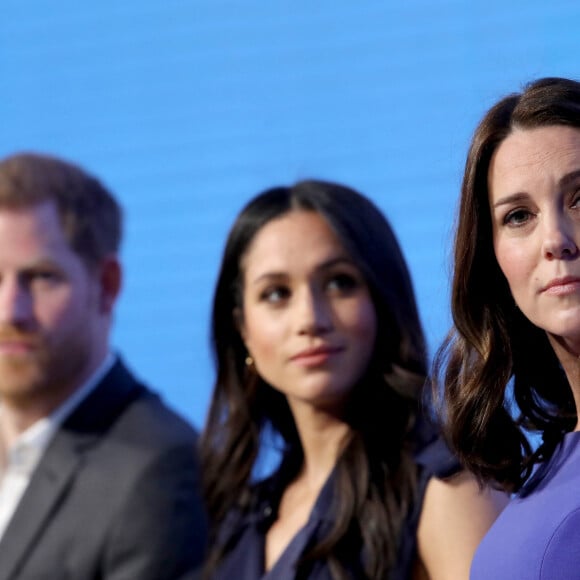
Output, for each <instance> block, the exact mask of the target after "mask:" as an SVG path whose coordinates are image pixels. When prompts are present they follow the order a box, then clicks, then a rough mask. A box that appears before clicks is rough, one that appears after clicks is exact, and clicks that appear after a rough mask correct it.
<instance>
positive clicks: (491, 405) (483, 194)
mask: <svg viewBox="0 0 580 580" xmlns="http://www.w3.org/2000/svg"><path fill="white" fill-rule="evenodd" d="M554 125H564V126H570V127H578V128H580V83H578V82H576V81H573V80H569V79H563V78H543V79H539V80H536V81H535V82H532V83H530V84H528V85H527V86H526V87H525V89H524V90H523V92H521V93H517V94H511V95H509V96H507V97H505V98H503V99H501V100H500V101H499V102H498V103H497V104H495V105H494V106H493V107H492V108H491V109H490V110H489V111H488V112H487V114H486V115H485V116H484V117H483V119H482V121H481V122H480V124H479V126H478V127H477V129H476V131H475V133H474V136H473V139H472V142H471V146H470V149H469V152H468V155H467V161H466V164H465V172H464V177H463V184H462V188H461V199H460V205H459V214H458V217H457V226H456V236H455V250H454V252H455V256H454V274H453V284H452V301H451V308H452V313H453V321H454V329H453V330H452V331H451V333H450V334H449V336H448V338H447V339H446V341H445V343H444V344H443V345H442V347H441V348H440V350H439V352H438V353H437V355H436V357H435V371H434V376H435V377H438V378H439V379H440V382H439V383H438V382H437V381H434V389H435V396H436V397H437V396H441V393H443V394H442V398H441V399H440V402H441V403H442V412H443V415H444V420H445V423H446V431H447V435H448V438H449V441H450V443H451V445H452V447H453V448H454V449H455V450H456V451H457V453H458V454H459V456H460V458H461V460H462V462H463V463H464V464H465V466H466V467H468V468H469V469H470V470H471V471H472V472H474V473H475V474H476V475H477V476H478V478H479V479H480V481H486V480H488V481H495V482H496V483H498V484H499V485H500V486H501V487H503V488H504V489H506V490H508V491H515V490H517V489H519V488H520V487H521V486H522V485H523V483H524V482H525V481H526V479H527V478H528V477H529V475H530V473H531V470H532V468H533V465H534V463H537V462H538V461H541V460H543V459H545V458H546V457H549V456H550V455H551V453H552V452H553V450H554V448H555V446H556V445H557V443H558V442H559V441H560V440H561V439H562V437H563V434H564V433H566V432H568V431H571V430H572V429H573V428H574V426H575V424H576V421H577V417H576V410H575V407H574V400H573V398H572V392H571V390H570V386H569V384H568V381H567V379H566V376H565V375H564V373H563V371H562V370H561V367H560V365H559V363H558V360H557V358H556V355H555V354H554V351H553V349H552V348H551V346H550V344H549V342H548V339H547V336H546V333H545V332H544V331H543V330H541V329H539V328H538V327H536V326H534V325H533V324H532V323H531V322H530V321H529V320H528V319H527V318H526V317H525V316H524V315H523V314H522V313H521V311H520V310H519V309H518V308H517V307H516V305H515V303H514V300H513V298H512V295H511V292H510V289H509V286H508V283H507V281H506V279H505V277H504V275H503V273H502V272H501V270H500V268H499V265H498V263H497V260H496V258H495V253H494V248H493V238H492V221H491V212H490V207H489V199H488V171H489V166H490V162H491V158H492V156H493V154H494V152H495V151H496V150H497V148H498V147H499V145H500V144H501V143H502V141H503V140H504V139H505V138H506V137H507V136H508V135H509V134H510V133H511V132H512V131H513V130H514V129H535V128H538V127H545V126H554ZM510 384H511V385H513V395H512V394H511V393H509V389H508V387H509V385H510ZM506 393H509V394H506ZM512 397H513V400H512ZM513 403H515V404H516V407H517V413H516V414H517V415H518V416H514V413H513ZM526 430H533V431H539V432H540V433H541V434H542V439H543V443H542V444H541V445H540V446H539V447H538V449H537V450H533V449H532V447H531V446H530V444H529V442H528V438H527V436H526Z"/></svg>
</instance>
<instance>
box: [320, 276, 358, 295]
mask: <svg viewBox="0 0 580 580" xmlns="http://www.w3.org/2000/svg"><path fill="white" fill-rule="evenodd" d="M358 285H359V281H358V279H357V278H356V277H355V276H353V275H352V274H336V275H334V276H332V278H330V279H329V281H328V284H327V286H328V288H329V289H330V290H338V291H341V292H348V291H349V290H353V289H354V288H356V287H358Z"/></svg>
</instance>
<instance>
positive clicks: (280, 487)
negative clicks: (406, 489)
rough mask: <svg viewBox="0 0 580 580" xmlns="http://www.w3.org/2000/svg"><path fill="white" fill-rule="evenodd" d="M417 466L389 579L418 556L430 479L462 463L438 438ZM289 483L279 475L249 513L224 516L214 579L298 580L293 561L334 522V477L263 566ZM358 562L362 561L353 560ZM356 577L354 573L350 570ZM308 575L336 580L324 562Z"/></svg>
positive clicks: (399, 576)
mask: <svg viewBox="0 0 580 580" xmlns="http://www.w3.org/2000/svg"><path fill="white" fill-rule="evenodd" d="M415 461H416V463H417V465H418V466H419V480H418V486H417V501H416V502H415V505H414V507H413V509H412V511H411V513H410V514H409V517H408V518H407V520H406V521H405V524H404V527H403V530H402V535H401V543H400V547H399V557H398V560H397V565H396V568H395V569H394V570H392V571H391V573H390V575H389V580H407V579H408V578H409V576H410V574H411V570H412V567H413V564H414V561H415V559H416V553H417V526H418V523H419V517H420V515H421V507H422V503H423V497H424V493H425V488H426V487H427V483H428V481H429V479H430V478H431V477H446V476H449V475H451V474H452V473H454V472H456V471H458V469H459V464H458V462H457V460H456V459H455V458H454V457H453V456H452V455H451V453H450V452H449V450H448V449H447V447H446V446H445V444H444V443H443V442H442V440H440V439H435V440H433V441H432V442H431V443H429V444H428V445H426V446H425V447H424V448H423V449H422V450H421V451H420V452H419V453H418V454H417V455H416V457H415ZM285 481H287V477H284V476H283V474H280V473H277V474H276V475H274V476H273V477H271V478H269V479H268V480H266V481H265V482H262V483H261V484H259V486H258V489H259V492H258V493H257V501H256V504H255V508H254V509H253V510H251V511H250V512H248V513H245V514H239V513H234V512H232V513H230V514H229V515H228V517H226V519H225V521H224V524H223V526H222V529H221V533H220V534H219V541H220V542H223V543H224V544H226V545H227V548H226V555H225V556H224V559H223V560H222V561H221V563H220V565H219V567H218V569H217V571H216V572H215V573H214V575H213V576H212V578H213V579H214V580H231V579H232V578H235V579H236V580H295V578H296V570H295V565H296V563H297V562H298V561H299V560H300V558H301V556H302V554H303V553H304V552H305V550H306V548H307V546H310V545H312V542H313V541H316V540H317V539H318V538H320V537H323V536H324V535H326V533H327V532H328V531H329V530H330V528H332V525H333V523H334V520H333V513H332V492H333V483H334V478H333V474H331V476H330V477H329V479H328V481H327V482H326V483H325V485H324V487H323V488H322V490H321V491H320V494H319V496H318V498H317V500H316V503H315V504H314V507H313V508H312V511H311V513H310V517H309V519H308V521H307V523H306V525H305V526H304V527H303V528H302V529H301V530H300V531H299V532H298V533H297V534H296V535H295V536H294V538H293V539H292V541H291V542H290V544H288V546H287V547H286V549H285V551H284V553H283V554H282V555H281V556H280V558H279V559H278V561H277V562H276V564H275V565H274V566H273V567H272V568H271V569H270V570H268V571H265V570H264V562H265V554H264V539H265V535H266V532H267V530H268V529H269V527H270V526H271V525H272V523H273V522H274V521H275V519H276V509H277V506H278V504H279V502H280V498H281V495H282V493H283V491H284V487H285V485H284V484H283V482H285ZM354 564H355V565H356V564H360V563H354ZM352 572H353V575H354V577H357V574H356V571H355V570H352ZM308 578H310V579H313V580H332V577H331V574H330V570H329V568H328V566H327V564H326V563H325V562H316V563H315V564H314V565H313V568H312V569H311V571H310V573H309V574H308Z"/></svg>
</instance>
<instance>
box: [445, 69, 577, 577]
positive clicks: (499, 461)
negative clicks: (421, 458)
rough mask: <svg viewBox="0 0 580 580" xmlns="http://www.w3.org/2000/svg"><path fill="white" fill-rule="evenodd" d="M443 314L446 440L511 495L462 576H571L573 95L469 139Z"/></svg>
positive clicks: (511, 101) (499, 114)
mask: <svg viewBox="0 0 580 580" xmlns="http://www.w3.org/2000/svg"><path fill="white" fill-rule="evenodd" d="M452 310H453V319H454V322H455V330H454V333H452V334H451V335H450V338H449V339H448V341H447V343H446V344H445V345H444V347H443V348H442V350H441V351H440V352H439V354H438V357H437V364H436V371H437V376H439V377H440V378H441V381H442V383H443V385H437V388H439V389H440V388H441V386H442V387H443V389H442V390H443V392H444V399H443V400H444V402H445V406H444V413H445V416H446V418H447V423H448V433H449V439H450V441H451V443H452V447H454V448H455V450H456V451H457V453H458V455H459V456H460V458H461V460H462V462H463V463H464V465H466V466H467V467H468V468H469V469H470V470H471V471H472V472H473V473H474V474H475V475H476V476H477V477H478V478H479V479H480V480H481V481H482V482H495V483H496V484H497V485H499V486H501V487H502V488H503V489H505V490H507V491H510V492H516V494H515V498H514V499H513V501H512V502H510V505H509V506H508V507H507V508H506V509H505V510H504V512H503V513H502V514H501V516H500V517H499V518H498V519H497V521H496V522H495V524H494V525H493V527H492V528H491V530H490V532H489V533H488V534H487V536H486V538H485V539H484V540H483V542H482V544H481V546H480V547H479V549H478V551H477V554H476V556H475V559H474V562H473V566H472V572H471V578H472V579H473V580H489V579H490V578H493V580H513V579H514V578H517V579H518V580H519V579H521V580H527V579H538V580H540V579H541V580H567V579H572V578H580V432H579V430H580V425H579V422H578V411H579V406H580V83H578V82H574V81H572V80H568V79H561V78H546V79H540V80H537V81H535V82H533V83H531V84H529V85H528V86H527V87H526V88H525V90H524V91H523V92H522V93H519V94H512V95H509V96H507V97H505V98H503V99H501V100H500V101H499V102H498V103H497V104H496V105H495V106H493V107H492V108H491V109H490V110H489V111H488V112H487V114H486V115H485V116H484V118H483V120H482V121H481V123H480V124H479V126H478V128H477V129H476V131H475V134H474V137H473V140H472V143H471V148H470V150H469V153H468V156H467V162H466V167H465V174H464V179H463V186H462V193H461V203H460V209H459V216H458V225H457V233H456V239H455V265H454V277H453V289H452ZM530 431H535V432H537V433H539V434H540V435H541V443H540V444H539V445H537V446H532V445H531V444H530V439H529V437H528V435H529V433H530ZM532 441H533V439H532Z"/></svg>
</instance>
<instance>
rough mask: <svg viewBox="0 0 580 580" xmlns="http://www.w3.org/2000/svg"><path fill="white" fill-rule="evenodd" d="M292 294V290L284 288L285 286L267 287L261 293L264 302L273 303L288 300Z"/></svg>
mask: <svg viewBox="0 0 580 580" xmlns="http://www.w3.org/2000/svg"><path fill="white" fill-rule="evenodd" d="M289 296H290V290H288V288H284V287H283V286H276V287H273V288H266V289H265V290H264V291H263V292H262V293H261V294H260V300H263V301H264V302H270V303H272V304H277V303H279V302H282V301H283V300H286V299H287V298H288V297H289Z"/></svg>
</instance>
